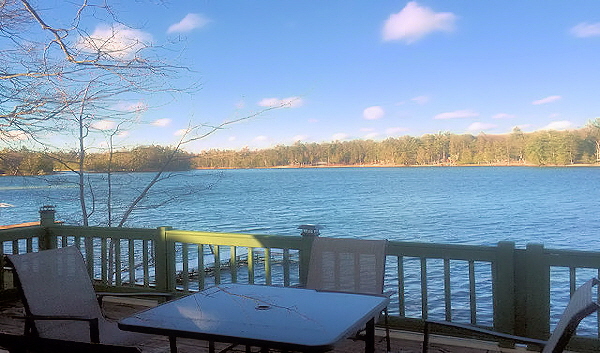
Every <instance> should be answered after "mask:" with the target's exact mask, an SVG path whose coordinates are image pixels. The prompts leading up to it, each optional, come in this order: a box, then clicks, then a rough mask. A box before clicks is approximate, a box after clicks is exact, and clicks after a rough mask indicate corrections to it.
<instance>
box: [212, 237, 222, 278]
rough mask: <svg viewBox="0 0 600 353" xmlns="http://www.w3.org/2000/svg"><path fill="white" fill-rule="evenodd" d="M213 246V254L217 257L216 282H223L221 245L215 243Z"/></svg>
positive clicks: (215, 266) (215, 265)
mask: <svg viewBox="0 0 600 353" xmlns="http://www.w3.org/2000/svg"><path fill="white" fill-rule="evenodd" d="M212 248H213V256H214V258H215V264H214V274H215V284H221V248H220V247H219V245H215V246H213V247H212Z"/></svg>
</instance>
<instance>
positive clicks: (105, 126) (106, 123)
mask: <svg viewBox="0 0 600 353" xmlns="http://www.w3.org/2000/svg"><path fill="white" fill-rule="evenodd" d="M116 126H117V124H116V123H115V122H114V121H110V120H99V121H95V122H94V123H93V124H92V126H91V127H92V128H94V129H96V130H103V131H104V130H110V129H114V128H115V127H116Z"/></svg>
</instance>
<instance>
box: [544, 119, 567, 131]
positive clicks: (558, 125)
mask: <svg viewBox="0 0 600 353" xmlns="http://www.w3.org/2000/svg"><path fill="white" fill-rule="evenodd" d="M572 127H573V123H572V122H570V121H568V120H561V121H553V122H551V123H550V124H548V125H546V126H544V127H543V128H542V130H568V129H570V128H572Z"/></svg>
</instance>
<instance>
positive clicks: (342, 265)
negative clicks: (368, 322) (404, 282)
mask: <svg viewBox="0 0 600 353" xmlns="http://www.w3.org/2000/svg"><path fill="white" fill-rule="evenodd" d="M386 248H387V240H370V239H348V238H320V237H317V238H315V239H314V241H313V244H312V249H311V252H310V262H309V267H308V278H307V281H306V288H308V289H316V290H324V291H336V292H350V293H358V294H375V295H387V296H390V295H392V294H393V292H385V293H384V291H383V284H384V278H385V252H386ZM384 320H385V330H386V343H387V350H388V352H389V351H390V332H389V325H388V310H387V308H386V309H385V310H384Z"/></svg>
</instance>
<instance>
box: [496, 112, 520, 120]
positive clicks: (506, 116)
mask: <svg viewBox="0 0 600 353" xmlns="http://www.w3.org/2000/svg"><path fill="white" fill-rule="evenodd" d="M514 118H516V116H514V115H512V114H506V113H498V114H496V115H494V116H492V119H514Z"/></svg>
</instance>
